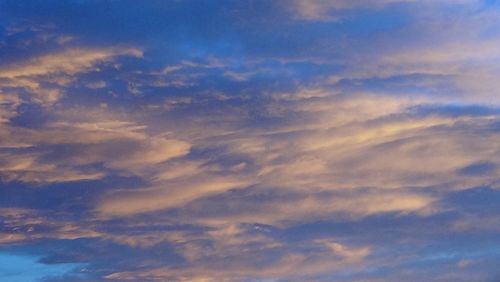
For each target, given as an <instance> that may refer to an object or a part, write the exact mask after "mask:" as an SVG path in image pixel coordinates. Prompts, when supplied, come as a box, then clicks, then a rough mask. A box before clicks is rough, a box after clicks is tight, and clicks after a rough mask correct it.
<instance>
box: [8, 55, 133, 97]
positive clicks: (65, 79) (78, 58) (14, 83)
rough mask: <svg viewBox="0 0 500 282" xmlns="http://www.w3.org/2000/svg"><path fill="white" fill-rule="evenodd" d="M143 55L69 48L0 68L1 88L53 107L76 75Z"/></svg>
mask: <svg viewBox="0 0 500 282" xmlns="http://www.w3.org/2000/svg"><path fill="white" fill-rule="evenodd" d="M142 54H143V53H142V51H141V50H140V49H137V48H101V49H98V48H95V49H91V48H69V49H64V50H61V51H58V52H53V53H49V54H42V55H39V56H35V57H33V58H30V59H26V60H24V61H17V62H15V63H11V64H7V65H4V66H1V67H0V89H3V90H4V91H6V92H11V93H18V94H17V95H21V94H22V93H20V92H19V91H17V90H15V89H24V90H25V91H27V92H28V93H29V94H30V96H29V97H30V99H31V100H32V101H33V102H36V103H39V104H43V105H50V104H54V103H55V102H57V101H58V100H59V99H60V98H61V96H62V93H61V92H62V87H64V86H66V85H68V84H69V83H70V82H71V81H73V80H75V76H76V75H78V74H81V73H84V72H88V71H90V70H92V69H94V68H96V65H97V64H98V63H105V62H111V61H113V59H114V58H116V57H118V56H135V57H141V56H142ZM47 84H49V85H50V84H52V85H51V86H47Z"/></svg>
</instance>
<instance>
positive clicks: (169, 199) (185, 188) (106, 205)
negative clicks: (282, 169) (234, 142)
mask: <svg viewBox="0 0 500 282" xmlns="http://www.w3.org/2000/svg"><path fill="white" fill-rule="evenodd" d="M250 184H251V182H249V181H247V180H242V179H235V178H212V179H210V178H208V177H207V178H205V179H200V180H197V181H194V182H184V183H183V182H180V183H177V184H174V185H168V184H167V185H163V186H159V187H152V188H144V189H140V190H137V191H123V192H118V193H113V194H111V195H110V196H108V199H106V200H104V201H103V202H101V203H100V204H99V207H98V209H97V210H98V212H100V213H102V214H104V215H117V216H127V215H134V214H138V213H145V212H153V211H161V210H166V209H170V208H175V207H179V206H182V205H184V204H187V203H189V202H191V201H193V200H196V199H199V198H202V197H206V196H209V195H213V194H217V193H222V192H225V191H228V190H230V189H235V188H241V187H246V186H248V185H250Z"/></svg>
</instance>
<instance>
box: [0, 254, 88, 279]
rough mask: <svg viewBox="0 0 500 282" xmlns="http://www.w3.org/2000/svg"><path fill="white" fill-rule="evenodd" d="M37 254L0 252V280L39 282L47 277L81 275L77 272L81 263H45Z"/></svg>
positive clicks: (81, 265)
mask: <svg viewBox="0 0 500 282" xmlns="http://www.w3.org/2000/svg"><path fill="white" fill-rule="evenodd" d="M40 259H41V258H40V257H39V256H32V255H25V254H22V255H21V254H15V253H9V252H0V281H8V282H40V281H46V280H47V279H49V278H54V279H57V278H61V277H65V276H68V275H70V276H73V275H74V276H76V277H78V276H82V274H80V273H77V271H78V269H80V268H82V267H84V264H81V263H59V264H45V263H42V262H40Z"/></svg>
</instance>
